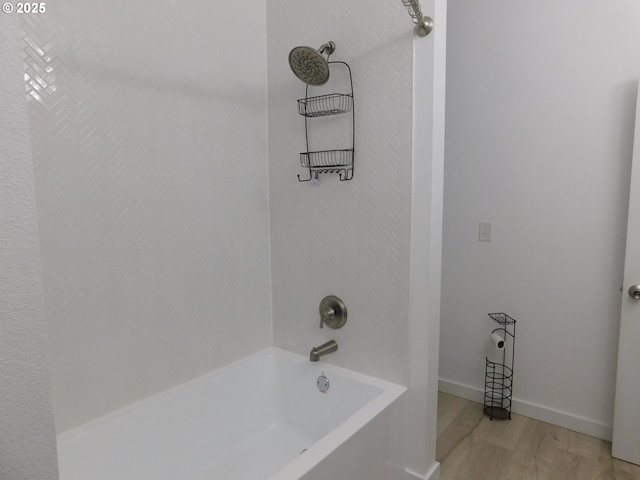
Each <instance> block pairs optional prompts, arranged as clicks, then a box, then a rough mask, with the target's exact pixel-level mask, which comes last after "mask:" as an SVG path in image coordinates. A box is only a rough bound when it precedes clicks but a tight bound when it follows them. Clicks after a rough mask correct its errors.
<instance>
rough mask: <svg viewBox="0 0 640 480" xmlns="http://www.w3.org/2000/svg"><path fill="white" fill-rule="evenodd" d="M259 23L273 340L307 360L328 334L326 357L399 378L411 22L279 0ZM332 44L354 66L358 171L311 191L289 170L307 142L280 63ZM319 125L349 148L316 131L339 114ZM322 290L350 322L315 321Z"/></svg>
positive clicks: (403, 352)
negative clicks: (304, 48)
mask: <svg viewBox="0 0 640 480" xmlns="http://www.w3.org/2000/svg"><path fill="white" fill-rule="evenodd" d="M374 11H375V15H365V16H363V15H362V13H363V12H374ZM407 23H408V24H407ZM267 25H268V71H269V181H270V195H271V255H272V284H273V335H274V344H275V345H276V346H278V347H282V348H286V349H288V350H291V351H294V352H296V353H300V354H303V355H308V354H309V350H310V349H311V347H313V346H315V345H320V344H321V343H324V342H325V341H327V340H329V339H332V338H333V339H335V340H336V341H337V342H338V345H339V350H338V352H336V353H335V354H332V355H330V356H328V357H325V358H326V361H327V362H330V363H336V364H339V365H341V366H343V367H348V368H353V369H355V370H358V371H361V372H365V373H368V374H372V375H376V376H378V377H381V378H385V379H387V380H391V381H395V382H399V383H403V384H406V382H407V378H408V371H407V366H408V355H407V341H408V340H407V334H408V318H409V253H410V252H409V244H410V226H411V222H410V213H411V209H410V207H411V125H412V123H411V120H412V106H411V104H412V29H411V23H410V20H409V19H408V16H407V14H406V11H405V10H404V9H403V8H402V5H401V4H400V5H398V4H396V3H394V2H382V1H379V2H376V7H375V8H373V7H372V6H371V2H370V1H367V0H358V1H353V2H341V1H338V0H335V1H333V0H332V1H326V2H317V1H313V0H303V1H300V0H278V1H270V2H268V6H267ZM329 40H333V41H334V42H335V43H336V45H337V50H336V52H335V54H334V55H333V56H332V57H331V59H332V60H342V61H345V62H347V63H349V65H350V66H351V68H352V70H353V81H354V90H355V93H354V95H355V121H356V139H355V150H356V153H355V175H354V179H353V180H351V181H346V182H340V181H339V180H338V178H337V176H336V175H321V181H322V184H321V185H320V186H318V187H313V186H312V185H311V184H310V183H299V182H298V179H297V177H296V175H297V174H300V175H301V176H302V177H303V178H305V177H307V176H308V173H307V174H305V171H304V170H303V169H302V168H301V167H300V162H299V152H302V151H304V148H305V141H304V138H305V137H304V119H303V117H301V116H299V115H298V114H297V104H296V100H297V99H299V98H303V97H304V95H305V86H304V84H303V83H302V82H300V81H299V80H298V79H297V78H296V77H295V76H294V75H293V74H292V72H291V70H290V69H289V65H288V63H287V59H288V55H289V51H290V50H291V49H292V48H293V47H295V46H298V45H308V46H311V47H314V48H318V47H319V46H320V45H322V44H323V43H326V42H327V41H329ZM341 80H342V79H338V78H336V79H333V82H334V83H333V85H339V86H340V87H341V86H342V82H341ZM331 81H332V80H330V82H331ZM331 86H332V84H331V83H329V84H328V85H327V87H328V88H327V89H324V90H320V91H318V90H312V91H311V93H310V95H314V94H315V95H317V94H319V93H326V92H327V91H329V90H330V88H331ZM341 91H342V90H341ZM313 92H316V93H313ZM315 120H316V121H315V122H313V120H312V122H313V125H310V128H313V129H314V130H313V131H311V130H310V134H311V135H313V137H312V141H315V142H316V143H315V145H319V144H321V145H322V147H320V148H345V147H346V146H348V145H347V143H348V142H347V143H345V142H344V141H340V140H336V143H337V145H335V146H333V147H332V143H331V141H332V140H333V139H338V138H340V137H341V135H340V133H341V132H332V133H329V134H326V138H323V135H325V131H324V130H322V128H323V127H324V126H325V125H327V124H332V123H333V124H336V123H338V122H341V120H342V119H340V118H337V117H327V118H324V119H315ZM347 128H348V129H350V127H349V126H348V125H347ZM316 129H317V130H316ZM312 148H313V146H312ZM316 148H319V147H316ZM329 294H333V295H338V296H339V297H341V298H342V299H343V300H344V301H345V303H346V305H347V308H348V313H349V316H348V322H347V324H346V326H345V327H343V328H342V329H340V330H331V329H329V328H325V329H323V330H320V329H319V328H318V327H319V314H318V305H319V303H320V300H321V299H322V298H323V297H324V296H325V295H329Z"/></svg>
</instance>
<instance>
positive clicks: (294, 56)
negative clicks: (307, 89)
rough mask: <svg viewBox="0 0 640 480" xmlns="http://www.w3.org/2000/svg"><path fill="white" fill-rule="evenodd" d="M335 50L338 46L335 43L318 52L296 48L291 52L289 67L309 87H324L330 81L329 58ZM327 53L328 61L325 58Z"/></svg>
mask: <svg viewBox="0 0 640 480" xmlns="http://www.w3.org/2000/svg"><path fill="white" fill-rule="evenodd" d="M335 50H336V44H335V43H333V42H329V43H325V44H324V45H322V46H321V47H320V48H319V49H318V50H316V49H315V48H311V47H295V48H294V49H293V50H291V52H289V66H290V67H291V70H292V71H293V73H294V75H295V76H296V77H298V78H299V79H300V80H302V81H303V82H304V83H306V84H307V85H313V86H320V85H324V84H325V83H327V81H328V80H329V63H328V61H329V56H330V55H331V54H332V53H333V52H334V51H335ZM325 52H326V54H327V58H326V59H325V58H324V56H323V54H324V53H325Z"/></svg>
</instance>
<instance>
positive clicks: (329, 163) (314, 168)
mask: <svg viewBox="0 0 640 480" xmlns="http://www.w3.org/2000/svg"><path fill="white" fill-rule="evenodd" d="M327 65H328V67H329V69H332V68H343V69H346V72H347V73H348V77H349V91H348V92H347V93H331V94H327V95H319V96H309V93H310V88H311V89H313V88H314V87H313V86H311V85H309V84H307V86H306V89H305V96H304V98H302V99H300V100H298V114H300V115H302V116H303V117H304V134H305V141H306V151H304V152H301V153H300V164H301V165H302V167H304V168H307V169H308V170H309V178H304V179H303V178H300V175H298V181H300V182H309V181H313V182H314V183H318V182H319V178H318V175H320V174H321V173H337V174H338V176H339V178H340V180H341V181H346V180H351V179H352V178H353V164H354V153H355V149H354V144H355V117H354V112H353V77H352V75H351V68H350V67H349V65H348V64H347V63H345V62H339V61H333V62H327ZM333 115H351V136H350V145H351V148H346V149H339V150H316V151H312V150H311V149H310V148H309V136H310V130H312V129H313V127H312V126H311V125H310V124H311V123H313V119H314V118H319V117H328V116H333Z"/></svg>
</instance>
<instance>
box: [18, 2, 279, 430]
mask: <svg viewBox="0 0 640 480" xmlns="http://www.w3.org/2000/svg"><path fill="white" fill-rule="evenodd" d="M47 6H48V11H47V14H46V15H39V16H36V15H31V16H24V17H23V18H22V27H23V29H24V33H25V35H24V58H25V62H27V64H28V65H29V68H28V69H27V73H28V74H29V76H30V78H29V79H28V81H27V86H28V88H29V91H30V93H31V94H32V99H31V101H30V103H29V113H30V122H31V129H32V134H33V155H34V162H35V175H36V191H37V202H38V214H39V222H40V228H41V244H42V256H43V268H44V284H45V292H46V297H47V318H48V322H49V324H50V331H51V351H52V369H53V393H54V404H55V411H56V423H57V428H58V430H59V431H62V430H66V429H68V428H69V427H72V426H75V425H78V424H80V423H83V422H84V421H86V420H88V419H90V418H93V417H95V416H97V415H100V414H103V413H106V412H107V411H110V410H112V409H114V408H117V407H119V406H122V405H125V404H127V403H130V402H132V401H134V400H136V399H139V398H141V397H144V396H147V395H149V394H152V393H155V392H157V391H160V390H163V389H165V388H168V387H170V386H173V385H175V384H177V383H180V382H183V381H186V380H188V379H190V378H192V377H194V376H197V375H199V374H202V373H204V372H208V371H210V370H212V369H213V368H215V367H217V366H220V365H223V364H225V363H228V362H229V361H231V360H234V359H236V358H239V357H242V356H245V355H247V354H249V353H252V352H254V351H256V350H258V349H260V348H262V347H266V346H268V345H270V344H271V321H270V320H271V318H270V311H271V304H270V272H269V236H268V235H269V232H268V222H269V216H268V190H267V188H268V185H267V161H266V61H265V35H266V27H265V2H264V1H262V0H251V1H248V2H235V3H234V2H231V3H229V2H227V3H224V4H222V3H220V2H207V1H204V0H190V1H186V2H179V3H176V2H173V1H169V0H163V1H157V0H154V1H146V0H145V1H140V2H134V3H131V2H127V1H124V0H122V1H116V2H115V3H114V2H108V3H105V2H101V1H89V2H87V1H85V0H82V1H81V0H65V1H63V2H56V3H55V4H47Z"/></svg>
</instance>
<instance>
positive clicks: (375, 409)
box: [56, 346, 407, 480]
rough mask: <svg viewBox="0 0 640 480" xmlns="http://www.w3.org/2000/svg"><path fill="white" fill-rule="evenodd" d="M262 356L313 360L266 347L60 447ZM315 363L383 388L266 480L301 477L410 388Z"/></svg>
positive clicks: (127, 409) (85, 427)
mask: <svg viewBox="0 0 640 480" xmlns="http://www.w3.org/2000/svg"><path fill="white" fill-rule="evenodd" d="M260 357H272V358H275V359H276V360H277V359H279V358H280V359H283V360H285V361H289V362H295V363H298V364H299V363H309V359H308V358H306V357H304V356H302V355H299V354H297V353H293V352H290V351H287V350H283V349H280V348H278V347H273V346H271V347H266V348H264V349H261V350H259V351H257V352H255V353H252V354H250V355H248V356H246V357H243V358H241V359H238V360H235V361H233V362H231V363H229V364H227V365H223V366H222V367H219V368H217V369H215V370H212V371H210V372H207V373H205V374H203V375H200V376H198V377H196V378H194V379H192V380H188V381H186V382H184V383H181V384H179V385H176V386H174V387H171V388H169V389H167V390H164V391H162V392H158V393H156V394H153V395H151V396H148V397H145V398H142V399H140V400H137V401H135V402H133V403H131V404H128V405H125V406H123V407H121V408H118V409H116V410H113V411H111V412H109V413H107V414H105V415H103V416H101V417H98V418H95V419H93V420H90V421H88V422H86V423H84V424H82V425H79V426H77V427H74V428H71V429H69V430H66V431H64V432H61V433H59V434H57V435H56V439H57V444H58V448H59V449H60V448H61V447H62V448H63V447H64V446H65V445H67V444H69V443H72V442H75V441H77V440H80V439H81V438H82V437H84V436H86V435H89V434H91V433H92V432H93V431H95V430H96V429H100V428H101V427H103V426H106V425H108V424H110V423H111V422H114V421H117V420H118V419H120V418H121V417H124V416H126V415H128V414H130V413H133V412H135V411H137V410H140V409H144V408H149V407H152V406H154V405H156V404H158V403H161V402H163V401H165V400H168V399H169V398H171V397H173V396H176V395H180V394H181V393H183V392H185V391H188V390H191V389H193V388H197V387H198V386H200V385H202V384H206V383H207V382H209V381H211V380H212V378H213V377H216V376H219V375H221V374H224V373H227V372H229V371H232V370H234V369H237V368H241V367H242V366H243V365H245V364H248V363H252V362H255V361H256V360H258V359H259V358H260ZM314 366H317V367H319V368H320V369H322V370H323V371H324V372H326V373H327V374H328V375H338V376H341V377H344V378H346V379H350V380H354V381H357V382H361V383H364V384H366V385H370V386H373V387H376V388H378V389H380V393H379V394H378V395H376V396H375V397H374V398H372V399H371V400H370V401H368V402H367V403H365V404H364V405H363V406H362V407H361V408H359V409H358V410H357V411H356V412H355V413H353V414H352V415H351V416H349V417H347V418H346V419H345V420H344V421H343V422H342V423H340V424H339V425H338V426H337V427H336V428H334V429H333V430H331V431H329V432H328V433H327V434H325V435H324V436H322V437H321V438H320V439H319V440H318V441H316V442H315V443H314V444H312V445H311V446H310V447H309V448H308V449H307V450H306V451H305V452H304V453H302V454H300V455H299V456H298V457H296V458H295V459H293V460H291V461H290V462H288V463H287V464H286V465H284V466H283V467H282V468H281V469H280V470H278V471H277V472H275V473H274V474H273V475H271V476H270V477H268V478H267V479H265V480H292V479H298V478H301V477H302V476H304V475H305V474H307V473H308V472H310V471H311V470H312V469H313V468H314V467H315V466H316V465H317V464H318V463H320V462H321V461H322V460H323V459H325V458H326V457H327V456H329V455H330V454H331V453H332V452H333V451H335V450H336V449H337V448H338V447H339V446H340V445H342V444H343V443H344V442H345V441H347V440H348V439H349V438H351V437H352V436H353V435H354V434H355V433H356V432H358V431H359V430H360V429H361V428H362V427H364V426H365V425H366V424H367V423H369V422H370V421H371V420H372V419H373V418H375V417H376V416H377V415H379V414H380V413H382V412H383V411H384V410H385V409H387V407H389V406H390V405H391V404H392V403H393V402H395V401H396V400H397V399H398V398H400V397H401V396H402V395H403V394H404V392H406V390H407V388H406V387H404V386H401V385H398V384H395V383H391V382H388V381H386V380H382V379H380V378H377V377H373V376H370V375H366V374H363V373H360V372H357V371H354V370H350V369H347V368H343V367H339V366H337V365H334V364H330V363H325V362H323V361H322V360H320V361H319V362H317V363H314Z"/></svg>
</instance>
